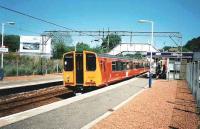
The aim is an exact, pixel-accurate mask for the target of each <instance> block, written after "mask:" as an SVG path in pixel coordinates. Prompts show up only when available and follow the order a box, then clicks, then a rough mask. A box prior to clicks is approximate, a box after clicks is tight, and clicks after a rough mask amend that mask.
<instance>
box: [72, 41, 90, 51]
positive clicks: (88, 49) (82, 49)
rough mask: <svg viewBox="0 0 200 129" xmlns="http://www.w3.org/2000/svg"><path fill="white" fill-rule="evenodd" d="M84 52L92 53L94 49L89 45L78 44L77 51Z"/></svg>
mask: <svg viewBox="0 0 200 129" xmlns="http://www.w3.org/2000/svg"><path fill="white" fill-rule="evenodd" d="M84 50H87V51H90V50H92V49H91V48H90V46H89V45H88V44H85V43H83V42H81V43H77V44H76V51H78V52H82V51H84Z"/></svg>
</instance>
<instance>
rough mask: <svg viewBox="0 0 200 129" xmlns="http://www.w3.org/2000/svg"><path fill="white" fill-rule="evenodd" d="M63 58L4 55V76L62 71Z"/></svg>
mask: <svg viewBox="0 0 200 129" xmlns="http://www.w3.org/2000/svg"><path fill="white" fill-rule="evenodd" d="M62 67H63V66H62V60H61V59H60V60H55V59H49V58H44V57H42V56H20V55H16V54H5V55H4V68H3V70H4V76H24V75H41V74H52V73H61V72H62V69H63V68H62Z"/></svg>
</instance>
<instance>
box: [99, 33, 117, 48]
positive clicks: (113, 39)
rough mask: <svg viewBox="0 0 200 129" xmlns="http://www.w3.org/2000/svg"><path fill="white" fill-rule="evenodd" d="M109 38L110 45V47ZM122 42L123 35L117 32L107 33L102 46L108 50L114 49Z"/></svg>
mask: <svg viewBox="0 0 200 129" xmlns="http://www.w3.org/2000/svg"><path fill="white" fill-rule="evenodd" d="M108 40H109V47H108ZM120 43H121V37H120V36H119V35H116V34H110V35H107V36H106V38H104V39H103V43H102V44H101V47H102V48H106V49H107V50H108V51H110V50H111V49H113V48H114V47H115V46H117V45H118V44H120Z"/></svg>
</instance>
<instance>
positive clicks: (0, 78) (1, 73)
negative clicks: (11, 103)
mask: <svg viewBox="0 0 200 129" xmlns="http://www.w3.org/2000/svg"><path fill="white" fill-rule="evenodd" d="M3 77H4V71H3V69H2V68H0V81H2V80H3Z"/></svg>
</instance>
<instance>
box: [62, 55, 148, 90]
mask: <svg viewBox="0 0 200 129" xmlns="http://www.w3.org/2000/svg"><path fill="white" fill-rule="evenodd" d="M141 64H142V65H143V66H139V65H141ZM146 64H147V63H146V62H132V61H130V60H127V59H118V58H109V57H103V56H98V55H97V54H96V53H94V52H89V51H83V52H82V53H77V52H74V51H72V52H69V53H65V54H64V56H63V65H64V70H63V84H64V86H66V87H74V88H75V87H77V86H81V87H101V86H106V85H108V84H110V83H113V82H117V81H120V80H123V79H126V78H130V77H133V76H136V75H139V74H142V73H144V72H147V71H148V70H149V68H148V66H147V65H146Z"/></svg>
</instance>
